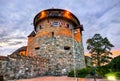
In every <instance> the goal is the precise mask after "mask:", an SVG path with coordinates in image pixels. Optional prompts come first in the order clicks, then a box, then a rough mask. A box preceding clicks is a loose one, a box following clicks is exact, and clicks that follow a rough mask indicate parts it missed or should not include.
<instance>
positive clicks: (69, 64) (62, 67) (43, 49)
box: [35, 35, 85, 75]
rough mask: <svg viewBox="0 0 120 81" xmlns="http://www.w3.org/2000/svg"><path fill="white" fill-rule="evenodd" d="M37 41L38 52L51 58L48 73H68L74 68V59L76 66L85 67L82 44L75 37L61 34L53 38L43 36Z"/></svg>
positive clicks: (41, 55)
mask: <svg viewBox="0 0 120 81" xmlns="http://www.w3.org/2000/svg"><path fill="white" fill-rule="evenodd" d="M36 42H39V49H36V50H35V52H36V54H37V55H39V56H40V57H44V58H47V59H49V61H48V66H47V68H48V71H47V73H48V75H64V74H67V73H68V72H69V71H70V70H71V69H73V68H74V61H75V64H76V65H75V67H76V68H84V67H85V61H84V55H83V47H82V44H81V43H80V42H77V41H76V40H74V39H73V38H71V37H66V36H60V35H59V36H55V37H53V38H49V37H47V36H42V37H40V38H39V39H38V41H36ZM73 49H74V51H73ZM74 59H75V60H74ZM63 71H65V72H64V73H63Z"/></svg>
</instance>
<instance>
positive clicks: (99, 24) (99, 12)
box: [0, 0, 120, 55]
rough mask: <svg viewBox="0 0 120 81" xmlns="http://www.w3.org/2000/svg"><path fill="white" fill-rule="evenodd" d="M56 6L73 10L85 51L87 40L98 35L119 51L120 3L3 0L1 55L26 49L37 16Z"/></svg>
mask: <svg viewBox="0 0 120 81" xmlns="http://www.w3.org/2000/svg"><path fill="white" fill-rule="evenodd" d="M53 7H54V8H62V9H67V10H69V11H71V12H72V13H73V14H74V15H76V16H77V17H78V19H79V20H80V23H81V24H83V26H84V31H83V44H84V49H85V52H87V50H86V40H87V39H88V38H91V37H92V36H93V35H94V34H95V33H100V34H101V35H102V36H103V37H108V39H109V40H110V42H111V43H112V44H113V45H115V47H114V48H113V50H115V49H120V0H0V55H8V54H11V53H12V52H13V51H15V50H16V49H17V48H19V47H21V46H25V45H26V44H27V36H28V35H29V33H30V32H31V31H32V30H33V25H32V23H33V18H34V16H35V15H36V14H37V13H38V12H40V11H41V10H44V9H48V8H53Z"/></svg>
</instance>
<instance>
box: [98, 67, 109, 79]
mask: <svg viewBox="0 0 120 81" xmlns="http://www.w3.org/2000/svg"><path fill="white" fill-rule="evenodd" d="M109 72H110V69H109V68H108V67H106V66H101V67H97V68H96V73H97V74H98V76H101V77H105V74H106V73H109Z"/></svg>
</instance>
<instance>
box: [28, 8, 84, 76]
mask: <svg viewBox="0 0 120 81" xmlns="http://www.w3.org/2000/svg"><path fill="white" fill-rule="evenodd" d="M33 23H34V31H33V32H32V33H31V34H30V35H29V36H28V50H27V51H28V54H36V55H39V56H41V57H44V58H47V59H48V60H49V61H48V63H47V66H46V67H47V68H46V73H47V74H49V75H62V74H67V73H68V72H69V71H70V70H71V69H73V68H84V67H85V60H84V54H83V45H82V31H83V26H82V25H81V24H80V22H79V20H78V19H77V17H76V16H75V15H74V14H72V13H71V12H69V11H67V10H64V9H47V10H43V11H41V12H39V13H38V14H37V15H36V16H35V18H34V22H33Z"/></svg>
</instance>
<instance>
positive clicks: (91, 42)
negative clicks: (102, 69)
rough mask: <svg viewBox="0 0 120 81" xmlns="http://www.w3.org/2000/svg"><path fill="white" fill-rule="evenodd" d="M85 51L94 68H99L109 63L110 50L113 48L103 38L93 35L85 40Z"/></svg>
mask: <svg viewBox="0 0 120 81" xmlns="http://www.w3.org/2000/svg"><path fill="white" fill-rule="evenodd" d="M87 44H88V46H87V49H88V51H89V53H90V54H91V58H92V64H95V65H96V66H101V65H103V64H105V63H108V62H110V60H111V59H112V57H110V55H112V53H111V52H110V50H111V48H112V47H114V45H112V44H111V43H110V41H109V40H108V39H107V37H105V38H103V37H102V36H101V35H100V34H95V35H94V36H93V37H92V38H89V39H88V40H87Z"/></svg>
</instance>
